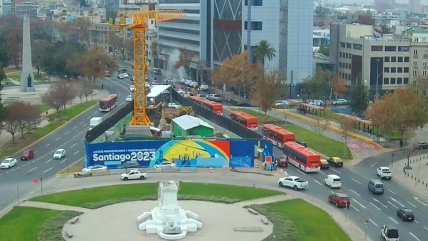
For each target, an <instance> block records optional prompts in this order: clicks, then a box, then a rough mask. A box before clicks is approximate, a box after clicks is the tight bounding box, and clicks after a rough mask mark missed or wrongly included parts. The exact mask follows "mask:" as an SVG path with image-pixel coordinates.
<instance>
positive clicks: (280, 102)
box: [274, 100, 288, 107]
mask: <svg viewBox="0 0 428 241" xmlns="http://www.w3.org/2000/svg"><path fill="white" fill-rule="evenodd" d="M274 106H275V107H286V106H288V101H286V100H277V101H275V104H274Z"/></svg>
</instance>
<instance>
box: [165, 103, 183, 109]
mask: <svg viewBox="0 0 428 241" xmlns="http://www.w3.org/2000/svg"><path fill="white" fill-rule="evenodd" d="M167 106H168V107H169V108H174V109H180V108H181V105H180V104H177V103H173V102H171V103H168V105H167Z"/></svg>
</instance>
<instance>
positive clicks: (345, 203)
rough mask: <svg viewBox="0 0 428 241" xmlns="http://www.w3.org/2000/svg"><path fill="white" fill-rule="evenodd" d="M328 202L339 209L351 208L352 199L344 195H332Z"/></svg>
mask: <svg viewBox="0 0 428 241" xmlns="http://www.w3.org/2000/svg"><path fill="white" fill-rule="evenodd" d="M328 202H330V203H333V204H335V205H336V207H339V208H343V207H346V208H349V207H350V206H351V199H350V198H349V196H348V195H346V194H343V193H337V192H336V193H332V194H331V195H329V196H328Z"/></svg>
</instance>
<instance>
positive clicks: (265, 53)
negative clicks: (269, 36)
mask: <svg viewBox="0 0 428 241" xmlns="http://www.w3.org/2000/svg"><path fill="white" fill-rule="evenodd" d="M275 53H276V50H275V48H273V47H271V46H270V44H269V43H268V41H266V40H261V41H260V42H259V44H258V46H257V47H256V49H255V50H254V56H256V57H257V58H258V59H261V62H262V64H263V65H264V64H265V58H267V59H268V60H271V59H273V57H275V56H276V54H275Z"/></svg>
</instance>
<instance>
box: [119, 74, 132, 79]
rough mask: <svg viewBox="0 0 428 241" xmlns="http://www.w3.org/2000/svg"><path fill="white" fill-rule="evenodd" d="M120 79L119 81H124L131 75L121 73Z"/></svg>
mask: <svg viewBox="0 0 428 241" xmlns="http://www.w3.org/2000/svg"><path fill="white" fill-rule="evenodd" d="M118 77H119V79H124V78H129V75H128V73H120V74H119V76H118Z"/></svg>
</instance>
